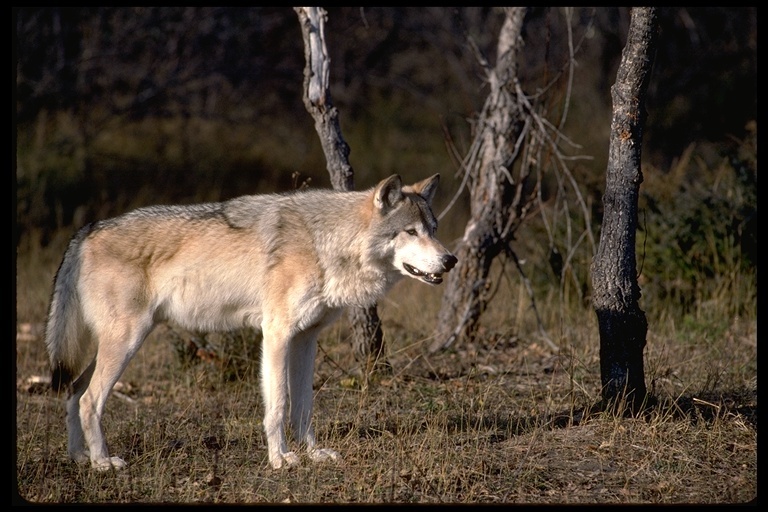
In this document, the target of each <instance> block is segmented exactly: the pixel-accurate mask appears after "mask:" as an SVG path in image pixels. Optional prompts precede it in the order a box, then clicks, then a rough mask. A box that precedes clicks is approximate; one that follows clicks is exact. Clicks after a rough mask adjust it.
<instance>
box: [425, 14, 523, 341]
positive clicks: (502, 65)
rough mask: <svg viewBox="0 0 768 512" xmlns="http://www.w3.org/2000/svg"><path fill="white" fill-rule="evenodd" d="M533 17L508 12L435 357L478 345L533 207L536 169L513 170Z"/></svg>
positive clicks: (469, 163) (470, 168)
mask: <svg viewBox="0 0 768 512" xmlns="http://www.w3.org/2000/svg"><path fill="white" fill-rule="evenodd" d="M525 13H526V8H525V7H512V8H505V20H504V24H503V26H502V28H501V32H500V33H499V42H498V52H497V55H498V59H497V63H496V66H495V68H493V69H491V70H490V72H489V77H488V78H489V83H490V92H489V94H488V98H487V99H486V101H485V105H484V106H483V110H482V112H481V113H480V117H479V119H478V122H477V124H476V126H477V128H476V130H477V131H476V133H475V137H474V141H473V144H472V148H471V149H470V152H469V154H468V156H467V158H466V160H465V164H466V172H468V173H470V201H471V203H470V210H471V218H470V220H469V222H468V223H467V227H466V228H465V231H464V236H463V237H462V239H461V241H460V242H459V245H458V247H457V248H456V256H457V257H458V259H459V263H458V265H457V266H456V268H455V269H454V270H453V271H452V272H450V273H449V274H448V281H447V283H446V290H445V292H444V294H443V301H442V305H441V308H440V313H439V317H438V325H437V329H436V331H435V339H434V341H433V343H432V345H431V346H430V347H429V350H430V352H435V351H437V350H440V349H444V348H447V347H449V346H450V345H452V344H453V343H454V342H455V341H457V340H460V339H467V340H469V339H472V337H473V336H474V333H475V331H476V329H477V324H478V321H479V319H480V315H481V314H482V312H483V311H484V310H485V308H486V306H487V304H488V300H489V292H490V288H491V283H490V282H489V280H488V274H489V271H490V268H491V264H492V262H493V259H494V258H496V256H498V255H499V254H500V253H502V252H508V251H511V249H510V247H509V242H510V241H511V239H512V236H513V234H514V231H515V228H516V226H517V225H519V223H520V221H521V220H522V219H523V218H524V217H525V205H526V203H527V199H526V197H525V195H524V193H523V187H524V185H525V182H526V180H527V178H528V174H529V168H528V167H527V166H520V168H519V171H518V174H517V176H516V177H513V166H514V164H515V162H516V161H517V160H518V156H519V155H520V149H521V146H522V145H523V144H522V143H523V140H524V139H525V136H526V133H527V132H528V129H529V127H530V124H529V123H528V122H526V116H525V114H524V109H523V107H522V104H521V102H520V94H521V92H520V90H519V87H518V85H517V69H518V55H519V53H520V50H521V48H522V46H523V43H522V37H521V32H522V27H523V19H524V17H525Z"/></svg>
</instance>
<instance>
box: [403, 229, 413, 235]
mask: <svg viewBox="0 0 768 512" xmlns="http://www.w3.org/2000/svg"><path fill="white" fill-rule="evenodd" d="M405 232H406V233H408V234H409V235H411V236H416V230H415V229H406V230H405Z"/></svg>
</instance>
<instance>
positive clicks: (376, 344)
mask: <svg viewBox="0 0 768 512" xmlns="http://www.w3.org/2000/svg"><path fill="white" fill-rule="evenodd" d="M294 10H295V11H296V14H297V15H298V17H299V22H300V24H301V33H302V35H303V38H304V56H305V57H306V66H305V68H304V106H305V107H306V109H307V111H308V112H309V113H310V115H311V116H312V118H313V119H314V120H315V130H316V131H317V134H318V135H319V136H320V143H321V145H322V148H323V153H324V154H325V159H326V162H327V168H328V173H329V174H330V176H331V184H332V185H333V188H334V189H335V190H354V188H355V182H354V176H355V173H354V171H353V169H352V166H351V165H350V164H349V151H350V149H349V145H348V144H347V143H346V141H345V140H344V138H343V137H342V135H341V126H340V125H339V112H338V110H337V109H336V107H334V106H333V101H332V100H331V93H330V90H329V77H330V59H329V58H328V51H327V48H326V44H325V20H326V17H327V13H326V11H325V10H324V9H323V8H321V7H294ZM348 318H349V322H350V324H351V327H352V342H353V345H354V353H355V356H356V357H357V358H358V360H361V361H362V362H364V363H366V365H367V366H368V367H369V368H388V367H389V363H388V362H387V361H386V358H385V357H384V343H383V333H382V330H381V321H380V320H379V314H378V311H377V306H376V305H375V304H374V305H372V306H370V307H367V308H351V309H350V310H349V313H348Z"/></svg>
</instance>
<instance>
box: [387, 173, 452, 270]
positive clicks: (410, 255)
mask: <svg viewBox="0 0 768 512" xmlns="http://www.w3.org/2000/svg"><path fill="white" fill-rule="evenodd" d="M439 181H440V175H439V174H435V175H434V176H431V177H429V178H427V179H425V180H422V181H419V182H418V183H414V184H413V185H405V186H404V185H403V183H402V179H401V178H400V176H398V175H397V174H394V175H392V176H390V177H389V178H387V179H385V180H382V181H381V182H380V183H379V184H378V185H376V188H375V190H374V195H373V197H374V206H375V208H376V209H377V210H378V212H379V214H380V215H379V219H380V224H379V226H378V228H379V229H378V230H377V231H378V232H379V233H382V235H385V236H388V237H389V238H390V240H389V242H390V244H391V245H390V246H391V247H393V248H394V256H393V258H392V264H393V265H394V267H395V268H396V269H397V270H398V271H399V272H400V273H401V274H403V275H406V276H408V277H413V278H415V279H420V280H422V281H424V282H425V283H429V284H440V283H442V282H443V273H445V272H448V271H449V270H451V269H452V268H453V267H454V266H455V265H456V263H457V261H458V260H457V259H456V256H454V255H453V254H451V252H450V251H449V250H448V249H446V248H445V246H443V244H441V243H440V242H439V241H438V240H437V239H436V238H435V231H436V230H437V219H436V218H435V215H434V213H432V199H433V198H434V196H435V191H436V190H437V184H438V183H439Z"/></svg>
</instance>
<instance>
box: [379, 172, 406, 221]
mask: <svg viewBox="0 0 768 512" xmlns="http://www.w3.org/2000/svg"><path fill="white" fill-rule="evenodd" d="M402 200H403V180H402V179H401V178H400V175H398V174H393V175H392V176H390V177H389V178H387V179H385V180H382V181H380V182H379V184H378V185H376V190H374V191H373V203H374V204H375V205H376V208H378V209H379V210H381V212H382V213H387V212H388V211H389V210H391V209H392V208H394V207H395V206H397V204H398V203H399V202H400V201H402Z"/></svg>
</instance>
